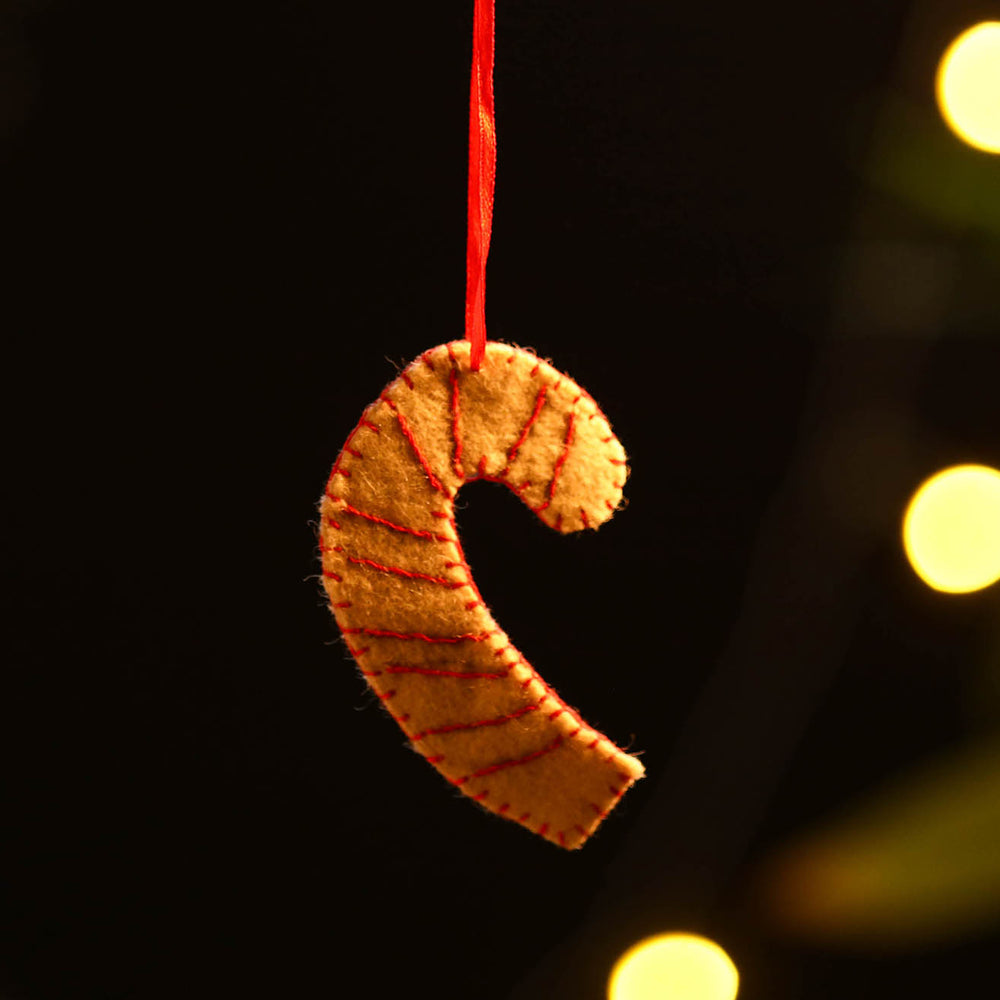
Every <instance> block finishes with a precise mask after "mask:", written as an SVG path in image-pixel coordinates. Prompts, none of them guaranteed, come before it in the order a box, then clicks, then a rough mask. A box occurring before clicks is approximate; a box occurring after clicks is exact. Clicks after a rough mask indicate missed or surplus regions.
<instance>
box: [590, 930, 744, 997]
mask: <svg viewBox="0 0 1000 1000" xmlns="http://www.w3.org/2000/svg"><path fill="white" fill-rule="evenodd" d="M739 982H740V977H739V973H737V971H736V966H735V965H733V963H732V960H731V959H730V958H729V956H728V955H727V954H726V953H725V952H724V951H723V950H722V949H721V948H720V947H719V946H718V945H717V944H715V942H714V941H709V940H708V939H707V938H703V937H699V936H698V935H696V934H661V935H658V936H657V937H651V938H646V940H644V941H640V942H639V943H638V944H636V945H633V946H632V947H631V948H629V950H628V951H627V952H625V954H624V955H622V957H621V958H620V959H618V961H617V963H616V964H615V967H614V969H613V971H612V973H611V978H610V979H609V980H608V1000H735V997H736V991H737V989H738V988H739Z"/></svg>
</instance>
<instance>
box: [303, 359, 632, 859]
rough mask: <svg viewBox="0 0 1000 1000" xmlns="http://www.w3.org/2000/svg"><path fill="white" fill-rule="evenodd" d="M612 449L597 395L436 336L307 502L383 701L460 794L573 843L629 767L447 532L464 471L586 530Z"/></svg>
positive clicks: (603, 509) (335, 588)
mask: <svg viewBox="0 0 1000 1000" xmlns="http://www.w3.org/2000/svg"><path fill="white" fill-rule="evenodd" d="M627 472H628V470H627V466H626V460H625V451H624V449H623V448H622V446H621V444H620V443H619V442H618V439H617V438H616V437H615V436H614V434H613V433H612V431H611V427H610V425H609V424H608V421H607V420H606V418H605V417H604V414H602V413H601V411H600V409H599V408H598V406H597V404H596V403H595V402H594V401H593V400H592V399H591V398H590V396H588V395H587V393H586V392H584V391H583V390H582V389H581V388H580V387H579V386H578V385H576V383H574V382H573V381H572V380H571V379H569V378H568V377H567V376H565V375H562V374H560V373H559V372H558V371H556V370H555V369H554V368H552V367H551V366H550V365H549V364H547V363H546V362H544V361H542V360H540V359H539V358H538V357H536V356H535V355H534V354H532V353H530V352H528V351H525V350H521V349H519V348H515V347H511V346H509V345H507V344H500V343H492V342H491V343H488V344H487V346H486V358H485V361H484V363H483V365H482V367H481V369H480V370H479V371H472V370H471V368H470V364H469V344H468V342H467V341H456V342H454V343H450V344H445V345H442V346H440V347H435V348H433V349H432V350H430V351H427V352H426V353H425V354H423V355H421V356H420V357H419V358H418V359H417V360H416V361H414V362H413V363H412V364H411V365H410V366H409V367H408V368H406V370H405V371H403V372H402V374H401V375H400V376H399V378H397V379H396V380H395V381H394V382H393V383H392V384H390V385H389V386H388V387H387V388H386V389H385V390H384V391H383V392H382V394H381V395H380V396H379V398H378V400H377V401H376V402H375V403H373V404H372V405H371V406H369V407H368V409H367V410H366V411H365V413H364V415H363V416H362V418H361V421H360V423H359V424H358V426H357V427H356V428H355V429H354V431H352V433H351V435H350V437H348V439H347V442H346V444H345V445H344V448H343V450H342V451H341V453H340V456H339V457H338V458H337V461H336V463H335V464H334V467H333V471H332V473H331V474H330V479H329V482H328V484H327V488H326V493H325V495H324V497H323V499H322V501H321V528H320V548H321V551H322V555H323V580H324V585H325V587H326V590H327V593H328V594H329V597H330V605H331V609H332V610H333V612H334V614H335V616H336V618H337V622H338V624H339V625H340V628H341V630H342V631H343V633H344V636H345V638H346V640H347V643H348V648H349V649H350V651H351V653H352V654H353V656H354V657H355V659H356V660H357V662H358V664H359V666H360V668H361V672H362V674H363V675H364V676H365V677H366V678H367V680H368V682H369V684H370V685H371V687H372V688H373V689H374V691H375V692H376V694H377V695H378V697H379V699H380V700H381V701H382V703H383V705H384V706H385V708H386V709H387V710H388V711H389V712H390V714H391V715H392V716H393V718H394V719H395V720H396V722H397V723H398V724H399V726H400V727H401V728H402V730H403V732H404V733H405V734H406V736H407V737H408V739H409V740H410V741H411V743H412V745H413V747H414V748H415V749H416V750H417V751H419V752H420V753H421V754H423V756H424V757H426V758H427V760H428V761H429V762H430V763H431V764H433V765H434V767H436V768H437V770H438V771H439V772H440V773H441V774H442V775H444V777H445V778H446V779H447V780H448V781H449V782H451V784H452V785H454V786H455V787H457V788H459V789H461V791H462V792H464V793H465V794H466V795H468V796H469V797H470V798H472V799H474V800H475V801H477V802H479V803H480V804H481V805H482V806H484V807H485V808H487V809H489V810H491V811H492V812H495V813H498V814H499V815H502V816H505V817H507V818H508V819H511V820H514V821H515V822H517V823H520V824H521V825H522V826H525V827H527V828H528V829H529V830H532V831H533V832H535V833H538V834H540V835H541V836H543V837H545V838H546V839H548V840H550V841H552V842H553V843H555V844H558V845H560V846H562V847H567V848H574V847H579V846H580V845H581V844H582V843H583V842H584V841H585V840H586V839H587V837H589V836H590V834H592V833H593V832H594V830H595V829H596V828H597V826H598V824H600V822H601V820H602V819H604V817H605V816H607V814H608V812H609V811H610V809H611V808H612V807H613V806H614V805H615V803H616V802H617V801H618V799H619V798H620V797H621V796H622V794H624V792H625V790H626V789H627V788H628V787H629V786H630V785H631V784H632V783H633V782H634V781H636V780H637V779H638V778H640V777H642V775H643V766H642V764H641V763H640V762H639V761H638V760H637V759H636V758H635V757H632V756H630V755H629V754H627V753H625V752H624V751H622V750H620V749H619V748H618V747H616V746H615V745H614V744H613V743H612V742H611V741H610V740H608V739H607V737H605V736H603V735H602V734H601V733H599V732H597V731H596V730H595V729H593V728H591V727H590V726H588V725H587V724H586V723H585V722H584V721H583V720H582V719H581V718H580V716H579V715H578V714H577V713H576V712H575V711H574V710H573V709H572V708H570V707H569V706H568V705H566V704H565V703H564V702H563V701H562V700H561V699H560V698H559V696H558V695H557V694H556V693H555V692H554V691H553V690H552V689H551V688H550V687H549V686H548V685H547V684H546V683H545V682H544V681H543V680H542V678H541V677H539V675H538V674H537V673H536V672H535V671H534V669H533V668H532V667H531V666H530V664H528V663H527V662H526V661H525V659H524V657H523V656H522V655H521V654H520V653H519V652H518V651H517V649H515V648H514V646H513V645H512V644H511V642H510V640H509V639H508V638H507V636H506V635H505V634H504V633H503V631H502V630H501V629H500V627H499V626H498V625H497V623H496V621H494V619H493V617H492V616H491V615H490V612H489V610H488V609H487V607H486V605H485V604H484V603H483V599H482V597H481V596H480V594H479V591H478V590H477V588H476V585H475V582H474V581H473V579H472V574H471V572H470V570H469V566H468V564H467V563H466V561H465V556H464V554H463V552H462V547H461V544H460V542H459V538H458V532H457V529H456V526H455V517H454V500H455V495H456V493H457V492H458V490H459V488H460V487H461V486H462V484H463V483H465V482H469V481H471V480H474V479H487V480H491V481H495V482H499V483H503V484H504V485H505V486H507V487H509V488H510V489H511V490H512V491H513V492H514V494H515V495H516V496H518V497H519V498H520V499H521V500H522V501H523V502H524V503H525V504H527V505H528V507H530V508H531V509H532V510H533V511H534V512H535V513H536V514H537V516H538V517H539V518H541V520H542V521H543V522H544V523H545V524H547V525H548V526H550V527H552V528H555V529H556V530H557V531H561V532H564V533H568V532H571V531H578V530H580V529H582V528H596V527H598V526H599V525H600V524H602V523H603V522H604V521H606V520H608V518H610V517H611V516H612V514H613V513H614V511H615V510H616V509H617V507H618V505H619V504H620V502H621V498H622V487H623V485H624V482H625V478H626V475H627Z"/></svg>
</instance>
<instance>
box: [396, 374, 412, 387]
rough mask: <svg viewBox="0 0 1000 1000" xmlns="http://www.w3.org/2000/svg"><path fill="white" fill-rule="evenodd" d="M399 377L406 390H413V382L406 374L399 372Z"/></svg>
mask: <svg viewBox="0 0 1000 1000" xmlns="http://www.w3.org/2000/svg"><path fill="white" fill-rule="evenodd" d="M399 377H400V378H401V379H402V380H403V383H404V385H405V386H406V388H407V389H412V388H413V380H412V379H411V378H410V376H409V375H407V374H406V372H405V371H402V372H400V373H399Z"/></svg>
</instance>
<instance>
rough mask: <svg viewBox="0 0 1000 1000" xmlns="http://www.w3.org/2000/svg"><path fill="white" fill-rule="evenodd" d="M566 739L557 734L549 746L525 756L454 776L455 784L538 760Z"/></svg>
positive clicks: (453, 781) (461, 783)
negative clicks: (463, 775)
mask: <svg viewBox="0 0 1000 1000" xmlns="http://www.w3.org/2000/svg"><path fill="white" fill-rule="evenodd" d="M564 740H565V737H564V736H557V737H556V738H555V739H554V740H553V741H552V742H551V743H550V744H548V746H544V747H542V749H541V750H534V751H532V752H531V753H528V754H525V755H524V756H523V757H515V758H514V759H513V760H502V761H500V763H499V764H491V765H490V766H489V767H484V768H481V769H480V770H478V771H473V772H472V774H467V775H465V777H463V778H453V779H452V782H451V783H452V784H453V785H464V784H465V783H466V782H467V781H471V780H472V779H473V778H485V777H486V775H488V774H496V772H497V771H506V770H507V769H508V768H511V767H520V766H521V765H522V764H530V763H531V761H533V760H538V758H539V757H544V756H545V755H546V754H549V753H552V751H553V750H556V749H558V747H560V746H561V745H562V744H563V742H564Z"/></svg>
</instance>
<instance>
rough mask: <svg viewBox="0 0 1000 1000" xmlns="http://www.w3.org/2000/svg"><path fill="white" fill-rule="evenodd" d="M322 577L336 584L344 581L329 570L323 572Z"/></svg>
mask: <svg viewBox="0 0 1000 1000" xmlns="http://www.w3.org/2000/svg"><path fill="white" fill-rule="evenodd" d="M323 576H325V577H326V578H327V579H328V580H335V581H336V582H337V583H343V580H344V578H343V577H342V576H338V575H337V574H336V573H334V572H333V570H329V569H325V570H323Z"/></svg>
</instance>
